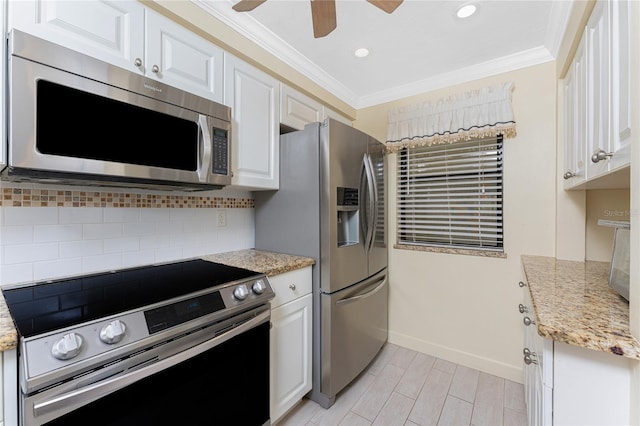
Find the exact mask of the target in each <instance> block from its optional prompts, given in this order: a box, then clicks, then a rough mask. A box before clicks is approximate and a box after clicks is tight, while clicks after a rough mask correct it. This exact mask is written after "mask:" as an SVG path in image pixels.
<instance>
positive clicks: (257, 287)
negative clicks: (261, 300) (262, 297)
mask: <svg viewBox="0 0 640 426" xmlns="http://www.w3.org/2000/svg"><path fill="white" fill-rule="evenodd" d="M251 289H252V290H253V292H254V293H255V294H262V293H264V291H265V290H266V289H267V285H266V284H265V283H264V281H263V280H258V281H256V282H255V283H253V286H251Z"/></svg>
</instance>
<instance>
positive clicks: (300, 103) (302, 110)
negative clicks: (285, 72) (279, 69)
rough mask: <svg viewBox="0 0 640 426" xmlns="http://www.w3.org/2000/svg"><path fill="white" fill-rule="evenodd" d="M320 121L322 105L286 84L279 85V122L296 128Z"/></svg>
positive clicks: (300, 128) (299, 128) (302, 127)
mask: <svg viewBox="0 0 640 426" xmlns="http://www.w3.org/2000/svg"><path fill="white" fill-rule="evenodd" d="M318 121H322V105H321V104H320V102H317V101H314V100H313V99H311V98H310V97H308V96H305V95H303V94H302V93H300V92H298V91H296V90H294V89H292V88H291V87H289V86H287V85H286V84H282V85H281V86H280V122H281V123H282V124H284V125H286V126H289V127H291V128H293V129H296V130H302V129H304V126H306V125H307V124H309V123H316V122H318Z"/></svg>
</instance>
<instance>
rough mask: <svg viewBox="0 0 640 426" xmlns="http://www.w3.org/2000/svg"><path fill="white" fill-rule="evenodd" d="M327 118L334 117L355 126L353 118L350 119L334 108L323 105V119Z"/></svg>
mask: <svg viewBox="0 0 640 426" xmlns="http://www.w3.org/2000/svg"><path fill="white" fill-rule="evenodd" d="M325 118H333V119H334V120H336V121H340V122H342V123H344V124H347V125H349V126H353V123H352V122H351V120H349V119H348V118H347V117H345V116H343V115H341V114H338V113H337V112H335V111H334V110H332V109H330V108H327V107H323V108H322V119H323V120H324V119H325Z"/></svg>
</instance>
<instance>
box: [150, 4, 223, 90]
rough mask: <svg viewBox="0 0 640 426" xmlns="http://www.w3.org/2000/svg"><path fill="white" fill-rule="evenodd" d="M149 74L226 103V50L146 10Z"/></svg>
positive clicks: (171, 84) (169, 83)
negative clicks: (224, 99) (224, 95)
mask: <svg viewBox="0 0 640 426" xmlns="http://www.w3.org/2000/svg"><path fill="white" fill-rule="evenodd" d="M145 45H146V57H145V60H144V63H143V65H142V68H143V69H144V72H145V74H146V75H148V76H150V77H152V78H155V79H158V80H160V81H162V82H163V83H165V84H168V85H170V86H175V87H178V88H181V89H183V90H186V91H188V92H191V93H194V94H196V95H199V96H202V97H203V98H208V99H212V100H214V101H216V102H222V90H223V51H222V49H220V48H219V47H218V46H216V45H214V44H213V43H211V42H209V41H208V40H206V39H204V38H202V37H200V36H198V35H197V34H194V33H193V32H191V31H189V30H188V29H186V28H184V27H182V26H181V25H179V24H177V23H176V22H173V21H172V20H170V19H169V18H167V17H165V16H163V15H160V14H159V13H156V12H154V11H152V10H147V11H146V43H145Z"/></svg>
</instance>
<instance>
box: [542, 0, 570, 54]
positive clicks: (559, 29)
mask: <svg viewBox="0 0 640 426" xmlns="http://www.w3.org/2000/svg"><path fill="white" fill-rule="evenodd" d="M574 5H575V0H565V1H554V2H552V4H551V12H550V13H549V22H548V23H547V34H546V36H545V40H544V45H545V46H546V47H547V49H549V52H551V55H552V56H553V57H554V58H557V57H558V52H559V51H560V46H561V45H562V40H563V39H564V35H565V32H566V31H567V25H568V23H569V18H570V17H571V11H572V10H573V7H574Z"/></svg>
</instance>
